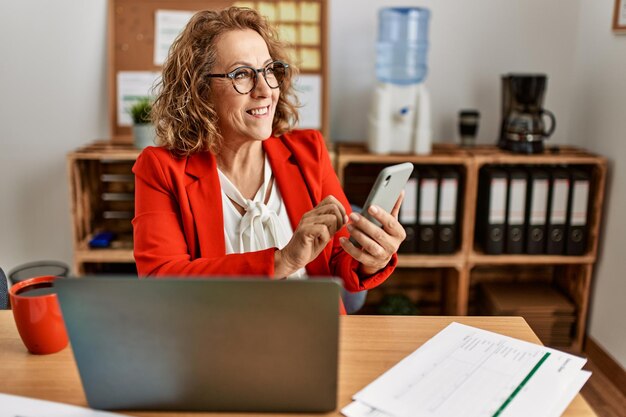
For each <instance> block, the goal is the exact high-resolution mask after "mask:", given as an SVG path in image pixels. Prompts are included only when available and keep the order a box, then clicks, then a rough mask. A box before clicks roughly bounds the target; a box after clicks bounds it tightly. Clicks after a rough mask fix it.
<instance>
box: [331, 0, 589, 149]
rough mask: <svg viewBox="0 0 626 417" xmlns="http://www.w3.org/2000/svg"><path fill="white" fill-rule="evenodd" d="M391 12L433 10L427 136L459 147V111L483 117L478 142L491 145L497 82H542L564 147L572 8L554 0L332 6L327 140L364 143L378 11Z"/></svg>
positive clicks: (350, 1)
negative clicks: (522, 78)
mask: <svg viewBox="0 0 626 417" xmlns="http://www.w3.org/2000/svg"><path fill="white" fill-rule="evenodd" d="M390 5H410V6H420V7H427V8H429V9H430V10H431V13H432V14H431V26H430V50H429V53H428V66H429V70H428V75H427V78H426V81H425V82H426V85H427V86H428V88H429V90H430V93H431V97H432V102H433V129H434V132H433V137H434V138H436V139H435V140H436V141H441V142H451V141H455V140H457V117H458V116H457V115H458V111H459V110H460V109H462V108H476V109H479V110H480V112H481V121H480V127H479V133H478V136H479V142H483V143H495V142H496V141H497V137H498V131H499V126H500V117H501V107H500V106H501V81H500V76H501V75H502V74H506V73H509V72H541V73H545V74H547V75H548V77H549V78H548V89H547V94H546V102H545V105H546V108H547V109H549V110H552V111H553V112H554V113H555V115H556V118H557V123H558V124H557V130H556V132H555V134H554V136H553V139H551V142H554V143H567V138H568V137H569V128H568V127H569V124H570V123H569V121H570V116H571V112H570V107H571V102H572V97H573V93H574V91H575V89H576V85H575V83H574V70H573V63H574V58H575V50H576V36H575V35H576V28H577V21H578V10H579V8H578V2H568V6H565V5H564V4H563V2H562V1H559V0H516V1H510V0H509V1H499V0H472V1H452V0H444V1H442V0H423V1H398V2H390V1H385V0H370V1H361V0H331V7H330V42H331V45H330V74H331V80H330V81H331V108H330V112H331V137H332V139H333V140H338V141H364V140H365V138H366V123H365V120H366V117H367V113H368V111H369V101H370V91H371V87H372V85H374V83H375V82H376V77H375V69H374V65H375V42H376V36H377V22H378V10H379V9H380V8H381V7H388V6H390Z"/></svg>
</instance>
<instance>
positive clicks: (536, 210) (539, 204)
mask: <svg viewBox="0 0 626 417" xmlns="http://www.w3.org/2000/svg"><path fill="white" fill-rule="evenodd" d="M549 191H550V176H549V175H548V172H547V171H544V170H541V169H537V168H531V169H530V170H529V175H528V192H527V198H526V200H527V207H528V209H527V214H526V218H527V221H526V225H527V226H526V231H527V234H526V253H528V254H531V255H538V254H542V253H545V248H546V223H547V221H546V220H547V215H548V193H549Z"/></svg>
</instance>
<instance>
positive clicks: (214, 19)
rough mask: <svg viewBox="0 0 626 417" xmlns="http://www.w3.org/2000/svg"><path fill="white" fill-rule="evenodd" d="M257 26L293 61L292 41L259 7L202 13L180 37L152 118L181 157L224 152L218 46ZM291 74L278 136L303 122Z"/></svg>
mask: <svg viewBox="0 0 626 417" xmlns="http://www.w3.org/2000/svg"><path fill="white" fill-rule="evenodd" d="M244 29H252V30H254V31H256V32H257V33H258V34H259V35H261V37H262V38H263V39H264V40H265V43H266V44H267V48H268V50H269V53H270V56H271V57H272V59H274V60H281V61H285V62H287V61H288V60H287V52H286V45H285V44H284V43H282V42H281V41H280V40H279V39H278V36H277V34H276V30H275V29H274V28H273V27H272V26H270V25H269V23H268V22H267V21H266V20H265V18H263V17H262V16H261V15H260V14H259V13H258V12H257V11H255V10H252V9H248V8H240V7H230V8H228V9H224V10H221V11H213V10H205V11H201V12H198V13H196V14H195V15H194V16H193V17H192V18H191V20H190V21H189V23H188V24H187V26H186V27H185V29H184V30H183V31H182V33H181V34H180V35H179V36H178V38H177V39H176V41H174V43H173V44H172V47H171V49H170V54H169V56H168V58H167V60H166V62H165V65H164V66H163V74H162V79H161V81H160V82H159V83H158V84H157V85H156V87H155V90H156V91H157V98H156V100H155V102H154V105H153V107H152V112H151V117H152V122H153V123H154V125H155V128H156V133H157V144H158V145H161V146H164V147H166V148H167V149H169V150H170V151H171V152H173V153H174V154H175V155H177V156H181V157H184V156H189V155H191V154H193V153H195V152H200V151H210V152H212V153H214V154H217V153H219V151H220V148H221V144H222V142H223V140H224V139H223V137H222V135H221V134H220V132H219V129H218V127H217V114H216V112H215V110H214V108H213V104H212V100H211V99H212V98H213V97H212V94H213V92H212V89H211V85H210V82H209V80H210V78H209V77H207V75H208V74H211V72H212V70H213V66H214V65H215V62H216V59H217V56H216V52H215V44H216V42H217V41H218V39H219V37H220V35H222V34H224V33H226V32H229V31H231V30H244ZM289 69H290V72H289V73H288V77H286V78H285V80H284V81H283V84H282V85H281V87H280V96H279V98H278V103H277V105H276V113H275V114H274V120H273V122H272V131H273V134H274V135H281V134H283V133H285V132H287V131H289V130H291V129H292V128H293V126H294V125H295V124H296V123H297V121H298V111H297V98H296V96H295V93H294V89H293V84H292V79H293V78H294V76H295V75H297V68H295V66H293V65H291V64H290V65H289Z"/></svg>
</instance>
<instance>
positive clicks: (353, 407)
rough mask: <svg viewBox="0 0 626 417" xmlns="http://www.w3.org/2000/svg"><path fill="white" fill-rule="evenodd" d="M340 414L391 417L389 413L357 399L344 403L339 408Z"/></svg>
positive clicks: (358, 416) (351, 416)
mask: <svg viewBox="0 0 626 417" xmlns="http://www.w3.org/2000/svg"><path fill="white" fill-rule="evenodd" d="M341 414H343V415H344V416H346V417H393V416H392V415H390V414H387V413H385V412H383V411H380V410H377V409H375V408H372V407H370V406H368V405H365V404H363V403H360V402H358V401H353V402H351V403H350V404H348V405H346V406H345V407H344V408H343V409H342V410H341Z"/></svg>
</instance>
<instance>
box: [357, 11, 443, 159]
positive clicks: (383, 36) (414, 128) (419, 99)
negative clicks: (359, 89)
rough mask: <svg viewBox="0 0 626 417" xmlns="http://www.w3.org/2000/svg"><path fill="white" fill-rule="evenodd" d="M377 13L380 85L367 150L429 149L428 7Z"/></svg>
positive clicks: (414, 151)
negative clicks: (425, 83)
mask: <svg viewBox="0 0 626 417" xmlns="http://www.w3.org/2000/svg"><path fill="white" fill-rule="evenodd" d="M378 18H379V26H378V42H377V45H376V48H377V56H376V78H377V80H378V84H377V86H376V90H375V92H374V97H373V100H372V109H371V113H370V115H369V131H368V148H369V151H370V152H372V153H376V154H387V153H417V154H422V155H423V154H429V153H430V151H431V145H432V130H431V112H430V96H429V94H428V90H427V89H426V86H425V85H424V79H425V78H426V71H427V66H426V53H427V51H428V23H429V19H430V11H429V10H428V9H424V8H418V7H391V8H384V9H381V10H380V12H379V16H378Z"/></svg>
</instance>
